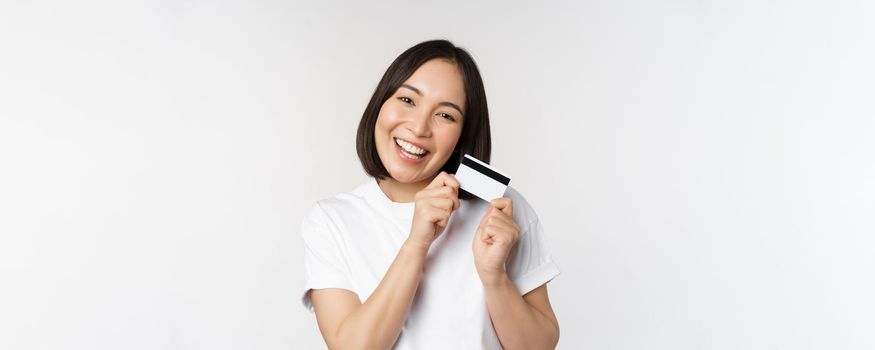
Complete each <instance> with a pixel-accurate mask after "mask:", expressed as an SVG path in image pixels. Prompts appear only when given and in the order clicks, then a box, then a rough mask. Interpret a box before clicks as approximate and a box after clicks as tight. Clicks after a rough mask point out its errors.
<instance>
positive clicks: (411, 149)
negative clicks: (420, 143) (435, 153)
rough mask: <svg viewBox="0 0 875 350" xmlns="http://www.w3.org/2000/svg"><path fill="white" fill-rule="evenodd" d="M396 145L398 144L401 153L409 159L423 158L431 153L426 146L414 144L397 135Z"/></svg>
mask: <svg viewBox="0 0 875 350" xmlns="http://www.w3.org/2000/svg"><path fill="white" fill-rule="evenodd" d="M395 146H397V147H398V149H400V150H401V154H402V155H403V156H405V157H407V158H409V159H421V158H423V157H425V156H426V155H428V154H429V153H431V152H429V151H428V150H426V149H424V148H420V147H417V146H414V145H413V144H412V143H410V142H407V141H405V140H403V139H399V138H397V137H396V138H395Z"/></svg>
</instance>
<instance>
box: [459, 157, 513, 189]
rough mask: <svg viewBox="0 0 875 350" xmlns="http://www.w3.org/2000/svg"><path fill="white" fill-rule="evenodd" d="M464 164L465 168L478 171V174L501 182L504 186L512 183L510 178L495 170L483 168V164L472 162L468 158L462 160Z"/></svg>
mask: <svg viewBox="0 0 875 350" xmlns="http://www.w3.org/2000/svg"><path fill="white" fill-rule="evenodd" d="M462 164H464V165H465V166H467V167H469V168H471V169H474V170H476V171H477V172H479V173H481V174H483V175H486V176H489V177H490V178H492V179H493V180H495V181H498V182H501V183H502V184H504V185H507V184H509V183H510V178H509V177H507V176H504V175H501V174H499V173H497V172H495V170H492V169H489V168H487V167H485V166H483V165H482V164H480V163H477V162H475V161H473V160H471V159H470V158H468V157H464V158H462Z"/></svg>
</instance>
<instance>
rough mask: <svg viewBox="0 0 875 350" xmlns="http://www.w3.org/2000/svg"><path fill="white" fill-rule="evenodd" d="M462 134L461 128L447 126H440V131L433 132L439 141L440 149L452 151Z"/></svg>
mask: <svg viewBox="0 0 875 350" xmlns="http://www.w3.org/2000/svg"><path fill="white" fill-rule="evenodd" d="M461 135H462V128H461V127H456V126H449V127H446V128H441V130H440V132H435V135H434V136H435V138H436V139H437V141H439V144H440V145H441V149H443V150H444V151H446V152H452V151H453V149H454V148H456V143H457V142H459V137H460V136H461Z"/></svg>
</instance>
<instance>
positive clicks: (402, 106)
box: [374, 59, 465, 183]
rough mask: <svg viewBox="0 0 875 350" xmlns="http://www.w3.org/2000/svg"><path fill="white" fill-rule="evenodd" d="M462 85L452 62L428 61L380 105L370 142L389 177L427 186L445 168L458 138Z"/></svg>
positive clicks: (455, 66)
mask: <svg viewBox="0 0 875 350" xmlns="http://www.w3.org/2000/svg"><path fill="white" fill-rule="evenodd" d="M464 110H465V84H464V81H463V79H462V72H461V71H460V70H459V67H458V66H457V65H456V64H455V63H452V62H448V61H446V60H443V59H433V60H430V61H428V62H426V63H424V64H423V65H421V66H420V67H419V69H417V70H416V71H415V72H414V73H413V75H411V76H410V78H408V79H407V80H406V81H405V82H404V83H403V84H402V85H401V87H399V88H398V90H397V91H396V92H395V93H394V94H393V95H392V96H391V97H389V99H388V100H386V102H384V103H383V106H382V108H380V114H379V115H378V116H377V124H376V126H375V127H374V138H375V141H376V146H377V153H378V154H379V155H380V160H381V161H382V162H383V166H385V167H386V170H387V171H388V172H389V175H390V176H391V177H392V178H393V179H395V180H396V181H398V182H403V183H415V182H421V181H428V180H430V179H431V178H433V177H434V176H435V175H437V172H438V170H440V168H441V167H442V166H443V164H444V163H446V161H447V159H449V157H450V155H451V154H452V152H453V149H455V147H456V143H457V142H458V141H459V136H460V135H461V134H462V124H463V123H464V117H465V116H464V115H462V111H464Z"/></svg>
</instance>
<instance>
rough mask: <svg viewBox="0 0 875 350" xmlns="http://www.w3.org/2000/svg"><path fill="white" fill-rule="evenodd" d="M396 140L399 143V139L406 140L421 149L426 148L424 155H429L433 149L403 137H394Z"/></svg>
mask: <svg viewBox="0 0 875 350" xmlns="http://www.w3.org/2000/svg"><path fill="white" fill-rule="evenodd" d="M394 140H395V143H396V144H397V143H398V142H397V140H401V141H404V142H405V143H409V144H411V145H413V146H415V147H417V148H419V149H421V150H424V151H425V153H423V155H427V154H429V153H431V151H429V150H428V148H425V146H423V145H420V144H418V143H416V142H412V141H410V140H407V139H402V138H400V137H396V138H394Z"/></svg>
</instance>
